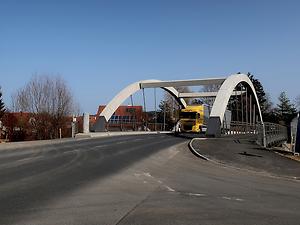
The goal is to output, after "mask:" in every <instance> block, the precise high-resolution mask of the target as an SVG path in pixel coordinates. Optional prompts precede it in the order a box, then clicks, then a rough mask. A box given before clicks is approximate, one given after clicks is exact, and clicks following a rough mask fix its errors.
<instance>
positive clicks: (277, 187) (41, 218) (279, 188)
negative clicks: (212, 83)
mask: <svg viewBox="0 0 300 225" xmlns="http://www.w3.org/2000/svg"><path fill="white" fill-rule="evenodd" d="M188 141H189V140H187V139H184V138H179V137H177V138H176V137H173V136H170V135H162V134H161V135H145V136H124V137H110V138H101V139H89V140H82V141H76V142H66V143H60V144H53V145H46V146H39V147H32V148H31V147H27V148H23V149H22V148H18V149H9V150H0V181H1V184H0V224H5V225H9V224H22V225H27V224H28V225H44V224H45V225H48V224H51V225H52V224H57V225H67V224H91V225H93V224H97V225H99V224H104V225H109V224H130V225H132V224H155V225H156V224H157V225H159V224H213V225H218V224H222V225H223V224H231V225H232V224H238V225H241V224H245V225H246V224H251V225H252V224H297V225H298V224H300V213H299V212H300V183H299V181H295V180H292V179H286V178H281V177H274V176H267V175H262V174H259V173H256V172H251V171H243V170H237V169H235V168H231V167H230V168H228V167H226V166H224V165H222V164H215V163H212V162H206V161H203V160H200V159H199V158H197V157H195V156H194V155H193V154H192V153H190V151H189V150H188V148H187V143H188ZM215 147H219V146H217V145H216V146H215Z"/></svg>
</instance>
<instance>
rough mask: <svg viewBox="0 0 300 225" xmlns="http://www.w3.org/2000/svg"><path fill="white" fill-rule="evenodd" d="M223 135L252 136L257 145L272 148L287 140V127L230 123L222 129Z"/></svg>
mask: <svg viewBox="0 0 300 225" xmlns="http://www.w3.org/2000/svg"><path fill="white" fill-rule="evenodd" d="M222 133H223V135H243V134H245V135H253V136H254V137H255V138H256V140H257V143H258V144H259V145H262V146H264V147H270V146H274V145H277V144H280V143H283V142H285V141H286V140H287V139H288V132H287V127H285V126H282V125H280V124H275V123H268V122H265V123H256V124H250V123H245V122H239V121H231V123H230V125H229V126H228V125H227V127H226V126H223V127H222Z"/></svg>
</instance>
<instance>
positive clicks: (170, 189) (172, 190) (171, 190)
mask: <svg viewBox="0 0 300 225" xmlns="http://www.w3.org/2000/svg"><path fill="white" fill-rule="evenodd" d="M164 187H165V188H167V189H168V191H170V192H175V190H174V189H173V188H170V187H169V186H167V185H164Z"/></svg>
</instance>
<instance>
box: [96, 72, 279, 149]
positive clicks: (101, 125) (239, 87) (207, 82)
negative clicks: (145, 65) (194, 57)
mask: <svg viewBox="0 0 300 225" xmlns="http://www.w3.org/2000/svg"><path fill="white" fill-rule="evenodd" d="M182 86H185V87H186V86H211V87H214V88H213V90H212V91H203V92H192V93H182V92H179V91H177V89H176V87H182ZM216 87H217V88H216ZM145 88H162V89H164V90H165V91H167V92H168V93H170V94H171V95H172V96H173V97H174V99H175V100H176V101H177V102H178V103H179V105H180V106H181V107H182V108H185V107H186V106H187V103H186V101H185V100H184V99H186V98H203V99H205V98H210V99H213V104H212V108H211V111H210V115H209V120H208V126H207V131H206V135H207V136H210V137H220V136H221V130H222V124H223V122H224V120H226V118H225V117H226V116H225V112H226V110H227V107H228V103H229V101H230V99H232V97H233V96H236V97H237V96H238V95H239V96H241V97H242V96H243V95H244V94H245V93H246V94H247V95H248V93H249V96H250V104H246V114H247V116H245V117H246V121H245V122H247V123H249V122H250V124H256V123H257V122H259V123H260V124H261V125H262V129H261V130H262V133H263V138H262V139H263V140H262V143H263V145H265V146H266V145H267V143H266V137H265V126H264V122H263V118H262V113H261V108H260V105H259V101H258V98H257V94H256V92H255V88H254V86H253V84H252V82H251V80H250V79H249V77H248V76H247V75H245V74H233V75H230V76H228V77H221V78H208V79H193V80H173V81H161V80H142V81H138V82H135V83H133V84H130V85H129V86H127V87H126V88H124V89H123V90H122V91H120V92H119V93H118V94H117V95H116V96H115V97H114V98H113V99H112V100H111V101H110V102H109V103H108V104H107V106H106V107H105V108H104V110H103V111H102V112H101V114H100V116H99V118H98V119H97V121H96V124H95V125H94V127H93V131H95V132H99V131H105V124H106V123H107V122H108V121H109V119H110V118H111V116H112V115H113V113H114V112H115V111H116V109H117V108H118V107H119V106H120V105H121V104H122V103H123V102H124V101H125V100H126V99H127V98H129V97H130V96H132V95H133V94H134V93H135V92H137V91H139V90H143V89H145ZM246 99H248V97H247V98H246ZM247 106H248V108H247ZM240 111H241V110H240ZM249 112H250V113H249ZM236 117H237V118H238V117H241V115H239V112H238V110H236ZM242 117H244V116H243V114H242ZM243 120H244V118H242V122H244V121H243ZM275 139H276V138H275Z"/></svg>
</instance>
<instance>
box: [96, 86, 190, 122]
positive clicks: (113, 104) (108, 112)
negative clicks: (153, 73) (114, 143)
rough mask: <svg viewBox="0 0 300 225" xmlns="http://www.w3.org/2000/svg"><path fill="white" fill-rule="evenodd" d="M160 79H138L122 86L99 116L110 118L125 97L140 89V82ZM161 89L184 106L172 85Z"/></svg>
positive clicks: (182, 100)
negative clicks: (124, 86)
mask: <svg viewBox="0 0 300 225" xmlns="http://www.w3.org/2000/svg"><path fill="white" fill-rule="evenodd" d="M159 82H161V81H160V80H143V81H138V82H135V83H133V84H130V85H128V86H127V87H126V88H124V89H123V90H122V91H120V92H119V93H118V94H117V95H116V96H115V97H114V98H113V99H112V100H111V101H110V102H109V103H108V104H107V106H106V107H105V108H104V110H103V111H102V112H101V114H100V117H104V118H105V120H106V121H108V120H109V119H110V117H111V116H112V115H113V113H114V112H115V111H116V110H117V108H118V107H119V106H120V105H121V104H122V103H123V102H124V101H125V100H126V99H127V98H129V97H130V95H133V94H134V93H135V92H137V91H139V90H141V89H142V84H145V83H159ZM161 88H162V89H164V90H166V91H167V92H169V93H170V94H171V95H172V96H173V97H174V98H175V99H176V100H177V101H178V103H179V104H180V105H182V106H183V107H186V102H185V101H184V99H182V98H179V97H178V96H179V93H178V91H177V90H176V89H175V88H173V87H161Z"/></svg>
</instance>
